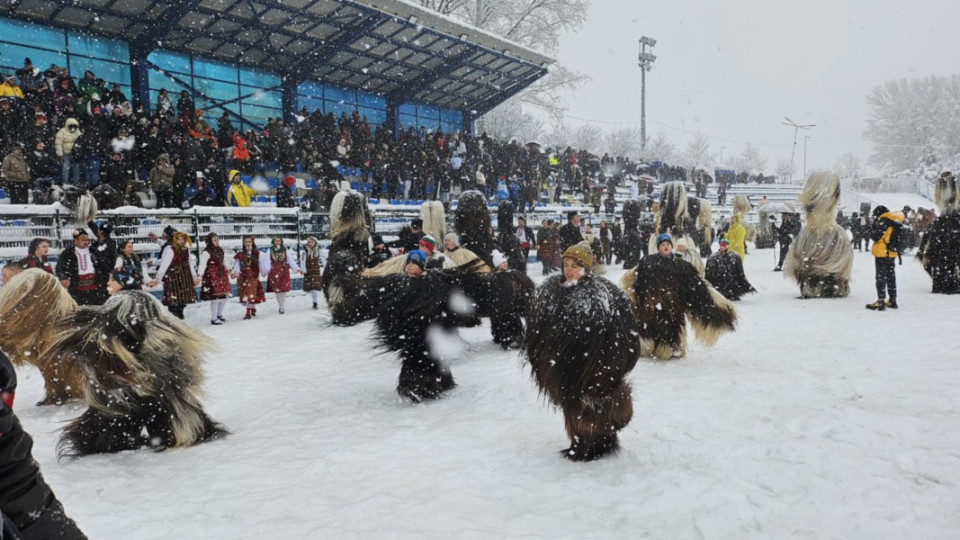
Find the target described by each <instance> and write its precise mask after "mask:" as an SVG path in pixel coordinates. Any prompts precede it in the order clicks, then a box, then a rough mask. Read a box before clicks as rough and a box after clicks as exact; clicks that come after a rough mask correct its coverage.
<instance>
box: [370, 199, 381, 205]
mask: <svg viewBox="0 0 960 540" xmlns="http://www.w3.org/2000/svg"><path fill="white" fill-rule="evenodd" d="M368 204H380V199H370V202H369V203H368Z"/></svg>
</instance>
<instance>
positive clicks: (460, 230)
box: [438, 190, 497, 268]
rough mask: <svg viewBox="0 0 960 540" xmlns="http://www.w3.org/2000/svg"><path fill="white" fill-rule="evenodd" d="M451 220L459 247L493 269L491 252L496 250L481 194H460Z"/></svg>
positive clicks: (468, 192) (465, 192)
mask: <svg viewBox="0 0 960 540" xmlns="http://www.w3.org/2000/svg"><path fill="white" fill-rule="evenodd" d="M453 219H454V227H455V228H456V230H457V234H458V235H459V236H460V245H461V246H463V247H465V248H467V249H469V250H470V251H472V252H474V253H476V254H477V257H480V259H481V260H483V262H485V263H486V264H487V266H489V267H490V268H495V267H496V265H495V264H493V250H494V249H497V244H496V242H494V241H493V238H491V236H490V231H491V230H492V229H491V225H490V211H489V210H487V200H486V199H485V198H484V197H483V194H482V193H480V192H479V191H476V190H468V191H464V192H463V193H461V194H460V198H459V199H458V200H457V211H456V213H455V214H454V218H453ZM438 240H439V239H438Z"/></svg>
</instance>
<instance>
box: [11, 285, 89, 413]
mask: <svg viewBox="0 0 960 540" xmlns="http://www.w3.org/2000/svg"><path fill="white" fill-rule="evenodd" d="M76 310H77V303H76V302H75V301H74V300H73V298H71V297H70V294H68V293H67V290H66V289H65V288H64V287H63V285H61V284H60V282H59V281H57V278H56V277H54V276H53V274H50V273H48V272H46V271H44V270H41V269H39V268H33V269H30V270H24V271H23V272H20V273H19V274H17V275H16V276H14V277H13V279H11V280H10V282H9V283H7V284H6V285H4V286H3V287H2V288H0V347H2V348H3V350H5V351H7V353H9V354H10V358H11V360H12V361H13V363H14V364H15V365H17V366H24V365H27V364H30V365H34V366H37V368H38V369H39V370H40V373H41V374H42V375H43V385H44V398H43V400H42V401H40V403H38V405H49V404H54V403H55V404H60V403H63V402H64V401H66V400H69V399H77V398H81V397H83V377H82V375H81V374H80V370H78V369H77V367H76V365H75V364H74V363H72V362H69V361H66V360H64V359H62V358H59V357H57V356H51V355H48V354H43V350H44V349H45V348H46V346H47V342H48V340H49V339H51V337H52V336H53V334H54V332H55V331H56V327H57V323H58V322H59V321H60V320H61V319H63V318H64V317H66V316H68V315H70V314H71V313H73V312H75V311H76Z"/></svg>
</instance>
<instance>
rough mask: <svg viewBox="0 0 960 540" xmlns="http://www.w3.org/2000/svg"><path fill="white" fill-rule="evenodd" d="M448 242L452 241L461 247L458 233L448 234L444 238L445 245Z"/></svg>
mask: <svg viewBox="0 0 960 540" xmlns="http://www.w3.org/2000/svg"><path fill="white" fill-rule="evenodd" d="M447 240H450V241H451V242H453V245H455V246H459V245H460V242H459V240H458V239H457V233H452V232H451V233H447V235H446V236H444V237H443V241H444V243H446V241H447Z"/></svg>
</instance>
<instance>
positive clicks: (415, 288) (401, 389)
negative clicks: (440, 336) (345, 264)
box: [331, 265, 479, 403]
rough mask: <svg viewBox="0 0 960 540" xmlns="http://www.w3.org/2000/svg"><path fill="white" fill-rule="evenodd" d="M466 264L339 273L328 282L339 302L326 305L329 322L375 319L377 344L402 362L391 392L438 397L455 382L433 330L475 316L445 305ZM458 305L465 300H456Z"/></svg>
mask: <svg viewBox="0 0 960 540" xmlns="http://www.w3.org/2000/svg"><path fill="white" fill-rule="evenodd" d="M471 271H472V268H471V265H464V266H460V267H457V268H454V269H450V270H427V271H426V272H425V273H424V274H423V275H422V276H419V277H411V276H408V275H407V274H388V275H385V276H380V277H358V276H344V277H343V278H341V279H340V280H339V281H338V283H337V284H335V285H334V286H333V288H335V289H342V290H341V291H337V292H336V294H337V295H342V297H343V302H338V303H336V304H334V305H333V306H332V307H331V313H332V315H333V323H334V324H335V325H339V326H353V325H356V324H359V323H360V322H363V321H365V320H370V319H375V321H376V322H375V328H376V331H375V339H376V342H377V345H378V346H379V347H380V348H381V349H384V350H385V351H389V352H398V353H399V355H400V359H401V361H402V364H401V367H400V379H399V382H398V384H397V393H399V394H400V395H401V396H403V397H405V398H407V399H409V400H411V401H413V402H417V403H419V402H421V401H424V400H426V399H436V398H439V397H440V396H441V395H442V394H443V393H444V392H446V391H447V390H450V389H452V388H454V387H455V386H456V384H455V383H454V380H453V375H452V374H451V373H450V369H449V367H447V362H448V361H449V360H450V358H444V356H443V351H442V348H432V347H431V345H430V342H429V337H428V335H429V334H430V333H433V332H443V333H448V334H451V333H452V334H454V335H455V334H456V328H457V327H459V326H475V325H477V324H479V319H478V318H477V317H476V316H474V315H473V314H470V313H464V312H463V311H462V310H460V309H458V308H459V307H466V306H458V305H457V304H458V302H453V304H451V297H452V296H453V295H454V294H455V291H457V290H459V289H460V282H461V280H462V279H463V278H464V277H467V276H469V275H470V274H469V273H470V272H471ZM459 304H466V302H460V303H459Z"/></svg>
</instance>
